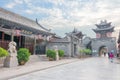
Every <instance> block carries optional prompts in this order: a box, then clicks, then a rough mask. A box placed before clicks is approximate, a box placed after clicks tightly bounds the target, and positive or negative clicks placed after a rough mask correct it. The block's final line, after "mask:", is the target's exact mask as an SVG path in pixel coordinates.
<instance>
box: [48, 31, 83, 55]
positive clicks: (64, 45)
mask: <svg viewBox="0 0 120 80" xmlns="http://www.w3.org/2000/svg"><path fill="white" fill-rule="evenodd" d="M83 36H84V35H83V34H82V32H81V31H78V30H77V29H74V30H73V31H72V32H69V33H66V36H65V37H64V38H61V39H60V38H54V39H53V40H52V41H51V42H50V43H48V44H47V49H54V46H57V47H58V49H61V50H64V52H65V56H69V57H75V56H78V55H79V50H80V44H81V40H82V37H83Z"/></svg>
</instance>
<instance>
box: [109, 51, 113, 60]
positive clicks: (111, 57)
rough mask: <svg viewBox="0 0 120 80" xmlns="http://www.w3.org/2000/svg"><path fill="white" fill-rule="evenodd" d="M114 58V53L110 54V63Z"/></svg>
mask: <svg viewBox="0 0 120 80" xmlns="http://www.w3.org/2000/svg"><path fill="white" fill-rule="evenodd" d="M113 58H114V55H113V53H112V52H110V54H109V59H110V62H113Z"/></svg>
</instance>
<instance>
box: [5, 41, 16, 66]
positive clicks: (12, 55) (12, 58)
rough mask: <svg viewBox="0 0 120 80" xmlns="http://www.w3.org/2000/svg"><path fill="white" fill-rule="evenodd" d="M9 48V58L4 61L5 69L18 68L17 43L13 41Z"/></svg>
mask: <svg viewBox="0 0 120 80" xmlns="http://www.w3.org/2000/svg"><path fill="white" fill-rule="evenodd" d="M8 47H9V49H8V52H9V56H7V57H6V59H5V61H4V67H16V66H18V60H17V57H16V56H17V50H16V43H15V42H14V41H11V42H10V43H9V44H8Z"/></svg>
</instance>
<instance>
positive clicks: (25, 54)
mask: <svg viewBox="0 0 120 80" xmlns="http://www.w3.org/2000/svg"><path fill="white" fill-rule="evenodd" d="M17 54H18V55H17V58H18V63H19V64H20V63H21V62H22V61H24V62H25V63H26V62H27V61H28V60H29V57H30V52H29V50H28V49H26V48H20V49H19V50H18V52H17Z"/></svg>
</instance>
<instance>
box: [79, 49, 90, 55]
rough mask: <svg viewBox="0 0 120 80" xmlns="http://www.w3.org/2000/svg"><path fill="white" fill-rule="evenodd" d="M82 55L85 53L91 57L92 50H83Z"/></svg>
mask: <svg viewBox="0 0 120 80" xmlns="http://www.w3.org/2000/svg"><path fill="white" fill-rule="evenodd" d="M80 53H85V54H86V55H90V54H91V50H90V49H81V50H80Z"/></svg>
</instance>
